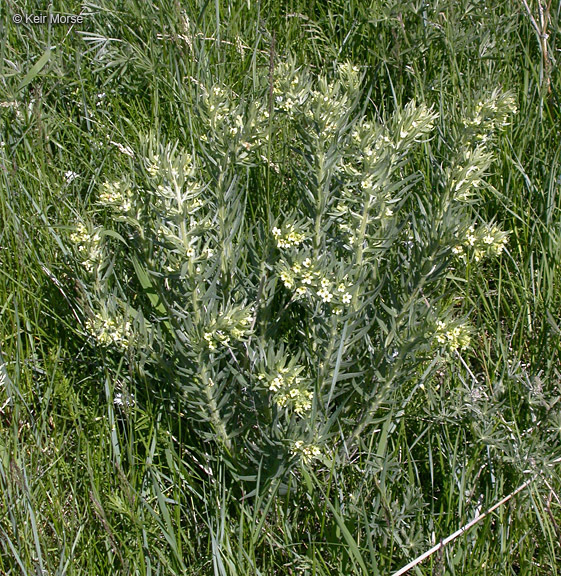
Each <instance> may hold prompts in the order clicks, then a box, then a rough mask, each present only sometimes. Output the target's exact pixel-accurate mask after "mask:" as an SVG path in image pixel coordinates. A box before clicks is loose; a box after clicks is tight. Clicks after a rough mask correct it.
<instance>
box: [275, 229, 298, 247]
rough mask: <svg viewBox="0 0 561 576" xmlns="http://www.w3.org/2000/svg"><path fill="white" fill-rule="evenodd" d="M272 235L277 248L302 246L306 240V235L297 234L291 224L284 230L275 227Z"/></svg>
mask: <svg viewBox="0 0 561 576" xmlns="http://www.w3.org/2000/svg"><path fill="white" fill-rule="evenodd" d="M272 233H273V236H274V237H275V240H276V243H277V246H278V247H279V248H293V247H296V246H299V245H300V244H302V242H303V241H304V240H305V239H306V235H305V234H304V233H302V232H298V231H297V230H296V229H295V228H294V225H293V224H289V225H287V226H286V227H285V229H284V230H281V229H280V228H277V227H276V226H275V227H274V228H273V230H272Z"/></svg>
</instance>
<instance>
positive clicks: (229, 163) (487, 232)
mask: <svg viewBox="0 0 561 576" xmlns="http://www.w3.org/2000/svg"><path fill="white" fill-rule="evenodd" d="M361 84H362V82H361V77H360V71H359V70H358V69H357V68H355V67H353V66H352V65H347V64H346V65H342V66H340V67H338V68H337V69H336V70H335V71H334V72H333V73H332V74H330V75H325V76H315V75H314V74H312V73H311V72H310V71H309V70H306V69H301V68H298V67H297V66H295V65H294V64H292V63H288V64H283V65H280V64H279V65H277V66H276V67H275V69H274V74H273V76H271V77H268V78H264V79H263V89H262V91H261V94H262V98H261V99H257V98H256V97H254V99H250V100H247V99H245V98H243V97H241V96H240V95H238V94H236V93H234V92H233V91H232V90H231V89H229V88H227V87H225V86H222V85H219V84H212V83H209V85H203V84H202V83H201V84H197V85H195V86H194V88H193V90H194V92H196V94H197V98H196V106H195V109H194V113H193V118H192V119H191V122H192V127H193V128H192V130H193V134H192V136H193V138H192V141H191V142H184V143H181V144H180V143H169V142H166V141H165V139H163V138H162V137H157V136H155V135H153V134H150V135H148V136H146V137H145V138H144V139H143V141H142V142H140V143H139V145H138V147H137V149H135V150H134V151H133V152H132V153H131V154H129V156H130V164H131V170H130V171H129V172H128V173H127V174H124V175H123V176H122V177H117V178H114V177H109V176H108V177H107V180H106V182H105V183H104V184H103V185H102V186H100V187H99V189H98V190H97V193H96V199H95V202H94V204H93V206H94V209H93V211H92V213H91V217H89V218H88V219H86V218H80V219H79V220H77V222H76V227H75V230H73V231H71V233H69V238H68V239H69V243H72V244H73V245H74V248H75V252H76V255H77V257H78V261H79V262H80V263H81V265H82V271H81V273H80V275H81V286H82V291H83V293H84V298H85V299H86V300H87V301H88V302H89V305H88V309H89V316H88V317H86V318H84V319H83V326H84V332H85V333H86V334H88V335H89V338H90V339H91V342H92V343H93V344H94V345H95V346H96V347H97V348H98V349H99V350H100V351H102V352H103V354H104V357H105V358H106V359H110V358H114V359H115V366H119V374H118V378H117V376H116V381H115V382H116V383H115V386H114V388H115V389H114V394H115V395H117V394H118V395H119V396H118V397H119V398H123V395H122V394H123V391H122V390H121V389H120V388H123V387H124V388H126V390H127V391H129V392H130V394H133V395H134V393H135V390H136V389H138V383H139V382H140V381H145V382H146V383H148V386H149V387H150V389H151V390H153V391H154V393H155V394H156V393H158V394H163V393H164V391H165V393H166V394H167V400H168V401H169V403H170V404H169V405H170V407H171V408H170V409H174V410H176V411H177V413H178V417H180V416H181V417H183V418H184V419H185V421H186V422H187V423H188V429H189V430H190V433H191V434H195V435H197V436H199V437H200V438H201V441H204V442H210V443H211V444H212V445H213V446H214V447H213V448H212V450H211V451H212V452H214V453H216V452H217V451H218V452H220V453H221V454H222V456H223V457H225V458H227V459H228V461H229V462H230V463H231V467H232V469H233V470H234V472H235V473H237V474H239V475H240V476H245V477H247V475H248V474H249V473H250V472H251V471H253V472H254V471H255V470H256V469H263V470H266V471H267V474H268V475H269V477H272V476H282V475H284V474H286V473H287V472H288V471H290V470H291V469H294V467H295V465H299V464H303V465H304V466H308V467H310V466H315V465H316V464H319V463H322V462H323V463H326V462H330V461H331V460H332V457H333V455H334V454H340V455H350V454H352V453H353V451H356V450H357V449H360V446H361V443H362V442H364V438H370V439H371V438H372V437H373V436H372V434H371V432H372V431H373V430H374V428H373V426H374V425H375V423H376V420H377V418H379V415H380V413H381V411H387V410H395V411H396V414H399V413H403V410H405V409H406V407H407V405H408V403H409V402H411V401H412V399H414V398H415V397H416V396H417V395H419V394H421V395H422V394H423V393H425V392H424V391H425V386H426V385H428V384H427V383H428V382H429V379H430V376H431V375H432V374H433V373H434V371H436V370H437V369H438V368H439V366H441V365H442V364H444V363H450V362H456V361H459V360H460V359H461V358H462V355H465V354H468V353H469V348H470V342H471V340H472V337H473V332H474V329H473V327H471V326H470V323H469V310H467V309H466V308H465V307H464V306H463V304H462V294H461V292H459V290H458V288H457V286H458V282H457V279H458V277H461V276H462V275H465V274H467V273H468V272H469V269H470V267H473V266H478V265H480V262H482V261H483V260H485V259H486V258H490V257H496V256H498V255H499V254H500V253H501V251H502V250H503V248H504V247H505V244H506V240H507V234H506V233H505V232H503V231H502V230H501V229H500V228H499V227H498V226H496V225H495V224H493V223H486V222H480V221H476V217H475V214H476V212H475V211H474V209H473V207H474V205H476V204H477V201H478V190H479V189H481V188H482V187H483V186H484V185H485V174H486V171H487V170H488V168H489V166H490V164H491V161H492V151H491V150H490V147H489V146H488V144H489V142H490V141H491V139H492V134H493V132H494V131H496V130H499V129H500V128H501V126H502V125H504V124H505V123H506V122H507V121H508V118H509V115H510V114H511V113H512V112H513V110H512V100H511V99H509V97H508V96H505V95H504V94H501V93H498V92H496V93H493V94H491V95H490V96H489V98H488V99H487V100H484V101H482V102H481V104H480V105H478V106H477V107H476V109H475V110H474V112H473V116H472V117H469V118H466V119H465V130H464V133H463V134H464V135H463V136H462V137H461V138H458V139H457V141H456V143H455V147H456V152H455V153H454V154H453V157H452V158H448V159H446V160H443V161H442V162H441V163H440V170H441V173H440V175H439V177H438V178H435V179H434V180H433V181H432V182H429V181H428V180H427V178H424V177H422V176H421V171H420V169H419V167H420V166H422V165H424V164H427V163H430V162H432V161H434V159H430V158H429V154H430V142H431V139H433V138H434V137H435V127H436V126H437V125H438V115H437V114H436V112H435V111H434V110H433V109H431V108H427V107H425V106H423V105H420V104H416V103H415V102H410V103H408V104H407V105H406V106H404V107H403V108H399V109H397V110H396V111H395V112H393V113H392V114H388V115H386V117H385V118H380V117H378V115H377V114H376V112H375V110H374V107H373V106H372V105H371V104H370V103H369V100H368V98H366V97H365V95H364V93H363V89H362V85H361ZM435 182H436V184H435ZM260 196H261V197H267V198H268V200H269V202H268V203H267V204H266V205H267V208H266V209H265V210H264V209H263V205H264V203H263V202H260V201H259V197H260ZM451 277H453V278H454V279H455V280H454V282H452V281H451V280H450V278H451ZM123 361H124V362H125V363H126V364H127V365H128V369H127V370H123V368H122V364H123ZM115 371H117V368H115ZM129 404H130V403H129ZM370 441H371V440H367V442H370Z"/></svg>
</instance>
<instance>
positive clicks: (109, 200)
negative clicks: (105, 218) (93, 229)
mask: <svg viewBox="0 0 561 576" xmlns="http://www.w3.org/2000/svg"><path fill="white" fill-rule="evenodd" d="M98 202H99V204H102V205H104V206H108V207H110V208H111V209H112V210H113V211H114V212H117V213H121V214H127V213H128V212H130V210H131V208H132V192H131V189H130V186H129V185H128V184H127V183H126V182H123V181H117V182H104V183H103V185H102V190H101V193H100V194H99V200H98Z"/></svg>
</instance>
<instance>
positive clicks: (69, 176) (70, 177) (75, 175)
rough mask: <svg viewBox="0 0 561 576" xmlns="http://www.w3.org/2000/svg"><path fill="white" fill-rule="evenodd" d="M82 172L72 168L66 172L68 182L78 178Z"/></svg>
mask: <svg viewBox="0 0 561 576" xmlns="http://www.w3.org/2000/svg"><path fill="white" fill-rule="evenodd" d="M78 176H80V174H78V173H76V172H73V171H72V170H68V171H67V172H65V173H64V178H65V179H66V183H67V184H70V182H72V181H73V180H76V178H78Z"/></svg>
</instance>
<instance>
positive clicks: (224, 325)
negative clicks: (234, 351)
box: [203, 307, 253, 352]
mask: <svg viewBox="0 0 561 576" xmlns="http://www.w3.org/2000/svg"><path fill="white" fill-rule="evenodd" d="M252 319H253V311H252V310H251V309H250V308H239V307H233V308H232V309H230V310H229V311H227V312H225V313H223V314H221V315H219V316H218V317H217V318H216V319H215V320H214V321H213V322H212V323H211V324H210V325H209V326H208V327H207V328H206V329H205V331H204V333H203V340H204V342H205V345H206V347H207V348H208V349H209V350H210V351H211V352H214V351H215V350H217V349H218V348H219V347H228V346H230V345H231V343H232V340H235V341H240V340H243V338H245V337H246V336H248V335H249V333H250V332H251V324H252Z"/></svg>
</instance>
